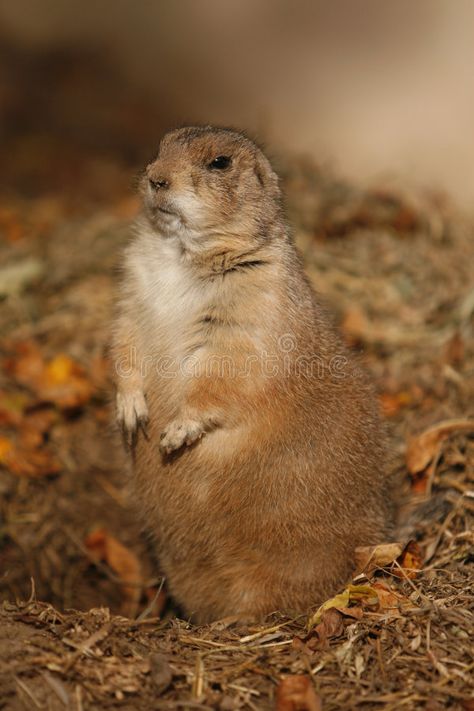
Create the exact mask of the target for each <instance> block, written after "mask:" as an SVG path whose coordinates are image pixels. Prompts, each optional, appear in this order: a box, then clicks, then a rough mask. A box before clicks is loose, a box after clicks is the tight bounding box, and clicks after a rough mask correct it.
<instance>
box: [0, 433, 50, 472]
mask: <svg viewBox="0 0 474 711" xmlns="http://www.w3.org/2000/svg"><path fill="white" fill-rule="evenodd" d="M29 437H31V439H30V440H29V441H27V442H26V443H24V442H22V441H20V443H18V444H16V443H14V442H13V441H12V440H11V439H9V438H7V437H0V465H3V466H4V467H5V468H6V469H8V470H9V471H10V472H12V474H17V475H18V476H27V477H42V476H48V475H49V474H57V473H58V472H60V471H61V463H60V462H59V461H58V460H57V459H56V457H55V456H54V454H52V452H50V451H49V450H48V449H46V448H44V447H41V446H40V444H41V442H42V438H40V440H38V438H37V437H36V436H32V434H31V433H29Z"/></svg>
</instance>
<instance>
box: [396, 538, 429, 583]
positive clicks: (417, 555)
mask: <svg viewBox="0 0 474 711" xmlns="http://www.w3.org/2000/svg"><path fill="white" fill-rule="evenodd" d="M397 563H398V565H399V566H400V568H403V570H400V569H399V568H397V567H394V568H393V569H392V573H393V575H396V576H397V577H399V578H416V576H417V575H418V573H419V572H420V570H421V568H422V566H423V555H422V553H421V549H420V546H419V545H418V543H417V542H416V541H408V543H407V544H406V546H405V548H404V549H403V551H402V553H401V554H400V556H399V557H398V558H397Z"/></svg>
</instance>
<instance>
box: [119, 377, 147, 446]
mask: <svg viewBox="0 0 474 711" xmlns="http://www.w3.org/2000/svg"><path fill="white" fill-rule="evenodd" d="M117 422H118V424H119V426H120V427H121V429H122V432H123V435H124V438H125V441H126V442H127V444H128V445H129V446H131V445H132V444H133V441H134V439H135V436H136V434H137V431H138V429H139V428H142V429H144V428H145V426H146V424H147V422H148V407H147V404H146V401H145V396H144V394H143V392H142V391H141V390H134V391H133V392H118V393H117Z"/></svg>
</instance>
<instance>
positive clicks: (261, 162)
mask: <svg viewBox="0 0 474 711" xmlns="http://www.w3.org/2000/svg"><path fill="white" fill-rule="evenodd" d="M254 170H255V175H256V176H257V180H258V182H259V183H260V185H261V186H262V187H263V188H264V190H266V191H267V192H268V193H269V194H270V195H271V196H272V197H273V198H279V197H280V186H279V180H278V175H277V174H276V173H275V171H274V170H273V168H272V166H271V164H270V161H269V160H268V158H266V157H265V156H264V155H263V153H261V152H260V151H258V152H257V153H256V155H255V169H254Z"/></svg>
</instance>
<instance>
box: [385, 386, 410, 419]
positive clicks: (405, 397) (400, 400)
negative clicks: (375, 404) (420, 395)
mask: <svg viewBox="0 0 474 711" xmlns="http://www.w3.org/2000/svg"><path fill="white" fill-rule="evenodd" d="M412 402H413V397H412V394H411V393H409V392H408V391H406V390H403V391H402V392H399V393H382V395H380V404H381V405H382V410H383V414H384V415H385V416H386V417H394V416H395V415H396V414H397V413H398V412H399V410H401V408H402V407H406V406H407V405H410V404H411V403H412Z"/></svg>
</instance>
